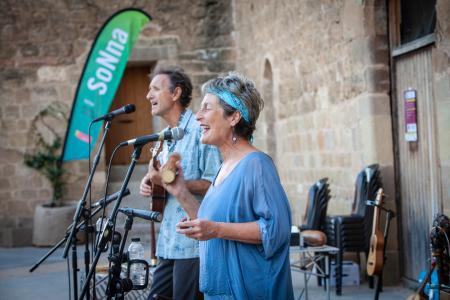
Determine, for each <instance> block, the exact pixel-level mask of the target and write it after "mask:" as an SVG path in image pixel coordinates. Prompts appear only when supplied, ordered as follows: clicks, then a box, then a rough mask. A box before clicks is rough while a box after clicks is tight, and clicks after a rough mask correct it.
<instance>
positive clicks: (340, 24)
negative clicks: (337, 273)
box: [233, 0, 399, 282]
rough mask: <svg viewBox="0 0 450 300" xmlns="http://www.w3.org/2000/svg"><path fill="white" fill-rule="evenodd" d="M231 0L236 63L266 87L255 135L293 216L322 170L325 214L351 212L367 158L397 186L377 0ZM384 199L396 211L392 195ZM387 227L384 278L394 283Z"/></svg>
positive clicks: (382, 10) (389, 186)
mask: <svg viewBox="0 0 450 300" xmlns="http://www.w3.org/2000/svg"><path fill="white" fill-rule="evenodd" d="M233 5H234V8H233V10H234V12H235V15H234V20H235V28H234V30H235V32H234V33H233V35H234V36H235V37H236V47H237V54H238V56H237V64H236V66H237V68H238V70H239V71H241V72H243V73H245V74H247V75H248V76H249V77H250V78H252V79H254V80H255V81H256V82H257V85H258V87H260V88H261V89H262V90H263V94H264V95H265V96H266V99H265V103H266V109H265V111H264V112H263V114H262V120H261V121H260V122H259V124H258V125H259V128H258V129H259V130H257V133H256V144H257V145H259V146H261V147H262V148H263V149H265V150H266V151H267V152H269V153H271V154H272V155H274V154H275V155H276V157H274V159H275V161H276V163H277V166H278V171H279V173H280V176H281V180H282V182H283V185H284V187H285V189H286V192H287V194H288V197H289V199H290V203H291V207H292V210H293V221H294V224H301V222H302V219H303V214H304V212H305V205H306V199H307V194H308V189H309V187H310V186H311V184H312V183H313V182H315V181H316V180H318V179H320V178H322V177H328V178H329V179H330V182H331V184H330V187H331V194H332V199H331V201H330V203H329V206H328V213H329V214H349V213H350V211H351V205H352V203H353V194H354V183H355V179H356V175H357V173H358V172H359V171H360V170H361V169H362V168H363V167H364V166H366V165H369V164H372V163H379V164H380V165H381V168H382V177H383V182H384V186H385V189H386V193H387V194H390V195H395V189H394V180H393V178H394V169H393V165H394V158H393V141H392V128H391V112H390V97H389V92H390V83H389V48H388V38H387V17H386V7H385V3H384V1H356V0H345V1H313V0H311V1H234V2H233ZM255 45H256V46H255ZM267 89H270V92H268V91H267ZM269 124H271V125H269ZM271 126H274V128H275V129H274V130H273V132H275V135H269V134H268V133H269V132H270V128H271ZM273 139H275V141H273ZM389 206H390V207H391V208H394V210H395V202H394V199H393V198H392V199H391V201H390V203H389ZM391 228H392V231H391V238H392V242H390V243H389V247H390V250H389V251H390V258H389V259H390V262H391V266H392V268H391V269H392V270H391V269H390V270H389V271H388V272H387V273H389V276H386V277H390V278H389V279H388V281H390V282H396V281H397V279H398V278H399V277H398V276H399V274H398V265H397V263H398V259H397V242H396V239H397V233H396V225H395V224H393V226H392V227H391Z"/></svg>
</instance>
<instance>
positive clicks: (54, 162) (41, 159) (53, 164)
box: [25, 137, 66, 206]
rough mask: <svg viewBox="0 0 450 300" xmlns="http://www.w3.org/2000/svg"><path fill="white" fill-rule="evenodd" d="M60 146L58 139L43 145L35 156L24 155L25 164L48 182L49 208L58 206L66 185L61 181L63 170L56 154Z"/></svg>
mask: <svg viewBox="0 0 450 300" xmlns="http://www.w3.org/2000/svg"><path fill="white" fill-rule="evenodd" d="M61 145H62V144H61V139H60V138H59V137H58V138H56V139H55V141H54V142H53V143H52V144H51V145H43V150H41V151H38V152H37V153H36V154H25V164H26V165H27V166H28V167H30V168H33V169H36V170H38V171H40V172H41V173H42V174H43V175H44V176H45V177H46V178H47V179H48V180H49V181H50V184H51V185H52V189H53V197H52V202H51V204H50V205H51V206H59V205H60V202H61V199H62V196H63V193H64V187H65V185H66V184H65V182H64V180H63V175H64V173H65V170H64V169H63V167H62V164H61V162H60V156H59V155H58V153H57V152H58V150H59V149H60V148H61Z"/></svg>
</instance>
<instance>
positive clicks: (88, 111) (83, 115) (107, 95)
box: [62, 8, 151, 161]
mask: <svg viewBox="0 0 450 300" xmlns="http://www.w3.org/2000/svg"><path fill="white" fill-rule="evenodd" d="M150 20H151V18H150V16H149V15H148V14H147V13H145V12H144V11H142V10H138V9H132V8H129V9H124V10H121V11H119V12H117V13H116V14H114V15H113V16H111V17H110V18H109V19H108V20H107V21H106V22H105V24H104V25H103V27H102V28H101V29H100V31H99V32H98V34H97V37H96V39H95V40H94V42H93V45H92V47H91V51H90V53H89V56H88V58H87V61H86V64H85V65H84V69H83V73H82V74H81V76H80V81H79V83H78V87H77V91H76V93H75V99H74V102H73V105H72V112H71V115H70V119H69V124H68V127H67V131H66V137H65V140H64V146H63V151H62V160H63V161H68V160H80V159H87V158H89V155H90V153H89V148H91V149H92V148H93V147H94V145H95V143H96V141H97V137H98V135H99V133H100V130H101V128H102V123H101V122H97V123H94V124H93V125H92V127H91V130H90V134H89V132H88V131H89V124H90V123H91V121H92V120H93V119H95V118H97V117H100V116H102V115H104V114H106V113H107V112H108V110H109V108H110V106H111V103H112V101H113V99H114V95H115V93H116V91H117V88H118V87H119V84H120V81H121V79H122V75H123V72H124V70H125V67H126V64H127V61H128V57H129V55H130V54H131V50H132V49H133V46H134V44H135V42H136V40H137V38H138V36H139V33H140V32H141V29H142V28H143V27H144V26H145V25H146V24H147V23H148V22H149V21H150ZM89 144H90V147H89Z"/></svg>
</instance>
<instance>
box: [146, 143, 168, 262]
mask: <svg viewBox="0 0 450 300" xmlns="http://www.w3.org/2000/svg"><path fill="white" fill-rule="evenodd" d="M162 148H163V142H157V143H155V145H154V146H153V148H151V149H150V152H151V154H152V159H151V160H150V163H149V169H150V167H153V169H155V170H159V167H160V166H159V161H158V155H159V154H160V153H161V151H162ZM147 183H149V184H150V185H151V187H152V202H151V207H150V210H152V211H157V212H159V213H161V214H162V213H163V212H164V207H165V206H166V201H167V195H166V190H165V189H164V188H163V187H162V186H160V185H157V184H154V183H152V182H147ZM150 242H151V249H150V266H152V267H154V266H156V265H157V263H158V259H157V257H156V233H155V222H154V221H150Z"/></svg>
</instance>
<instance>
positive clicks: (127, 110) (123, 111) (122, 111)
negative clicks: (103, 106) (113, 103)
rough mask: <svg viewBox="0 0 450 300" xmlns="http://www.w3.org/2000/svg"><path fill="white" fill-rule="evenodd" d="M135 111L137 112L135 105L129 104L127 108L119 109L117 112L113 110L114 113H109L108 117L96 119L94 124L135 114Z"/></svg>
mask: <svg viewBox="0 0 450 300" xmlns="http://www.w3.org/2000/svg"><path fill="white" fill-rule="evenodd" d="M135 110H136V106H135V105H134V104H127V105H125V106H122V107H121V108H118V109H116V110H113V111H112V112H109V113H107V114H106V115H103V116H101V117H98V118H95V119H94V120H92V123H94V122H98V121H102V120H112V119H113V118H114V117H115V116H117V115H121V114H130V113H132V112H134V111H135Z"/></svg>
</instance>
